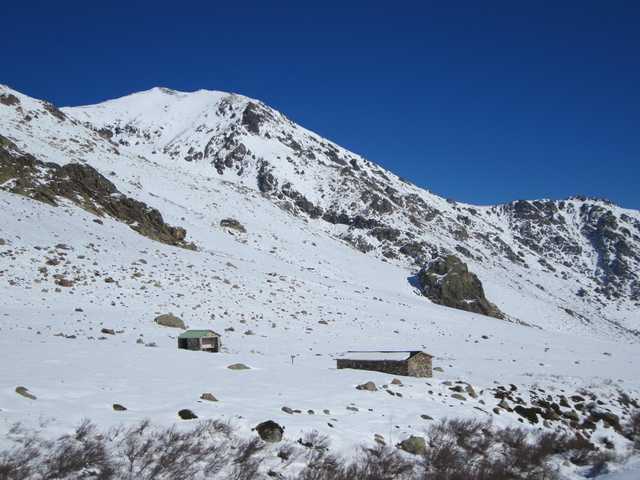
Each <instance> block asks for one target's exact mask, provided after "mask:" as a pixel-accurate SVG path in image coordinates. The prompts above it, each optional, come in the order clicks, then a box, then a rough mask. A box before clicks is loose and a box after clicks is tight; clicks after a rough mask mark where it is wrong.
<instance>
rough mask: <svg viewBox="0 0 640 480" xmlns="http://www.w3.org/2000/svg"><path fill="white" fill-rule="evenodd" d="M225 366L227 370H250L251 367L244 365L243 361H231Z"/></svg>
mask: <svg viewBox="0 0 640 480" xmlns="http://www.w3.org/2000/svg"><path fill="white" fill-rule="evenodd" d="M227 368H228V369H229V370H251V367H248V366H246V365H245V364H244V363H233V364H231V365H229V366H228V367H227Z"/></svg>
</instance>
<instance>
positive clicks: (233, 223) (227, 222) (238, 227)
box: [220, 218, 247, 233]
mask: <svg viewBox="0 0 640 480" xmlns="http://www.w3.org/2000/svg"><path fill="white" fill-rule="evenodd" d="M220 226H221V227H222V228H228V229H231V230H235V231H237V232H240V233H247V229H246V228H245V227H244V225H242V224H241V223H240V222H239V221H238V220H236V219H235V218H223V219H222V220H220Z"/></svg>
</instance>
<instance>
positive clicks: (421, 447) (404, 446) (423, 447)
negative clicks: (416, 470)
mask: <svg viewBox="0 0 640 480" xmlns="http://www.w3.org/2000/svg"><path fill="white" fill-rule="evenodd" d="M398 448H399V449H400V450H404V451H405V452H407V453H411V454H412V455H424V454H425V453H426V452H427V443H426V442H425V440H424V437H417V436H415V435H412V436H410V437H409V438H407V439H405V440H403V441H402V442H400V443H399V444H398Z"/></svg>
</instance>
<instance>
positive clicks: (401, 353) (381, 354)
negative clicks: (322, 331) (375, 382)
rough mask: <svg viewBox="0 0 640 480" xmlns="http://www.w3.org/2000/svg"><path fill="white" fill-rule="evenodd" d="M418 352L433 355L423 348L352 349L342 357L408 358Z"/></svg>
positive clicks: (357, 358)
mask: <svg viewBox="0 0 640 480" xmlns="http://www.w3.org/2000/svg"><path fill="white" fill-rule="evenodd" d="M418 353H422V354H424V355H427V356H429V357H431V356H432V355H429V354H428V353H426V352H423V351H421V350H359V351H353V350H351V351H348V352H345V353H344V354H343V355H342V357H341V358H344V359H348V360H406V359H408V358H411V357H413V356H414V355H417V354H418Z"/></svg>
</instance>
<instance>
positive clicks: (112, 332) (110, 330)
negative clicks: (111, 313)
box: [100, 328, 116, 335]
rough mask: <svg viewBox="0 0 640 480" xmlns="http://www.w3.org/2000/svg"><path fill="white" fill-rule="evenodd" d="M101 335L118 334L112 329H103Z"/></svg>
mask: <svg viewBox="0 0 640 480" xmlns="http://www.w3.org/2000/svg"><path fill="white" fill-rule="evenodd" d="M100 333H104V334H105V335H115V334H116V332H115V331H114V330H113V329H111V328H103V329H102V330H100Z"/></svg>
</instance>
